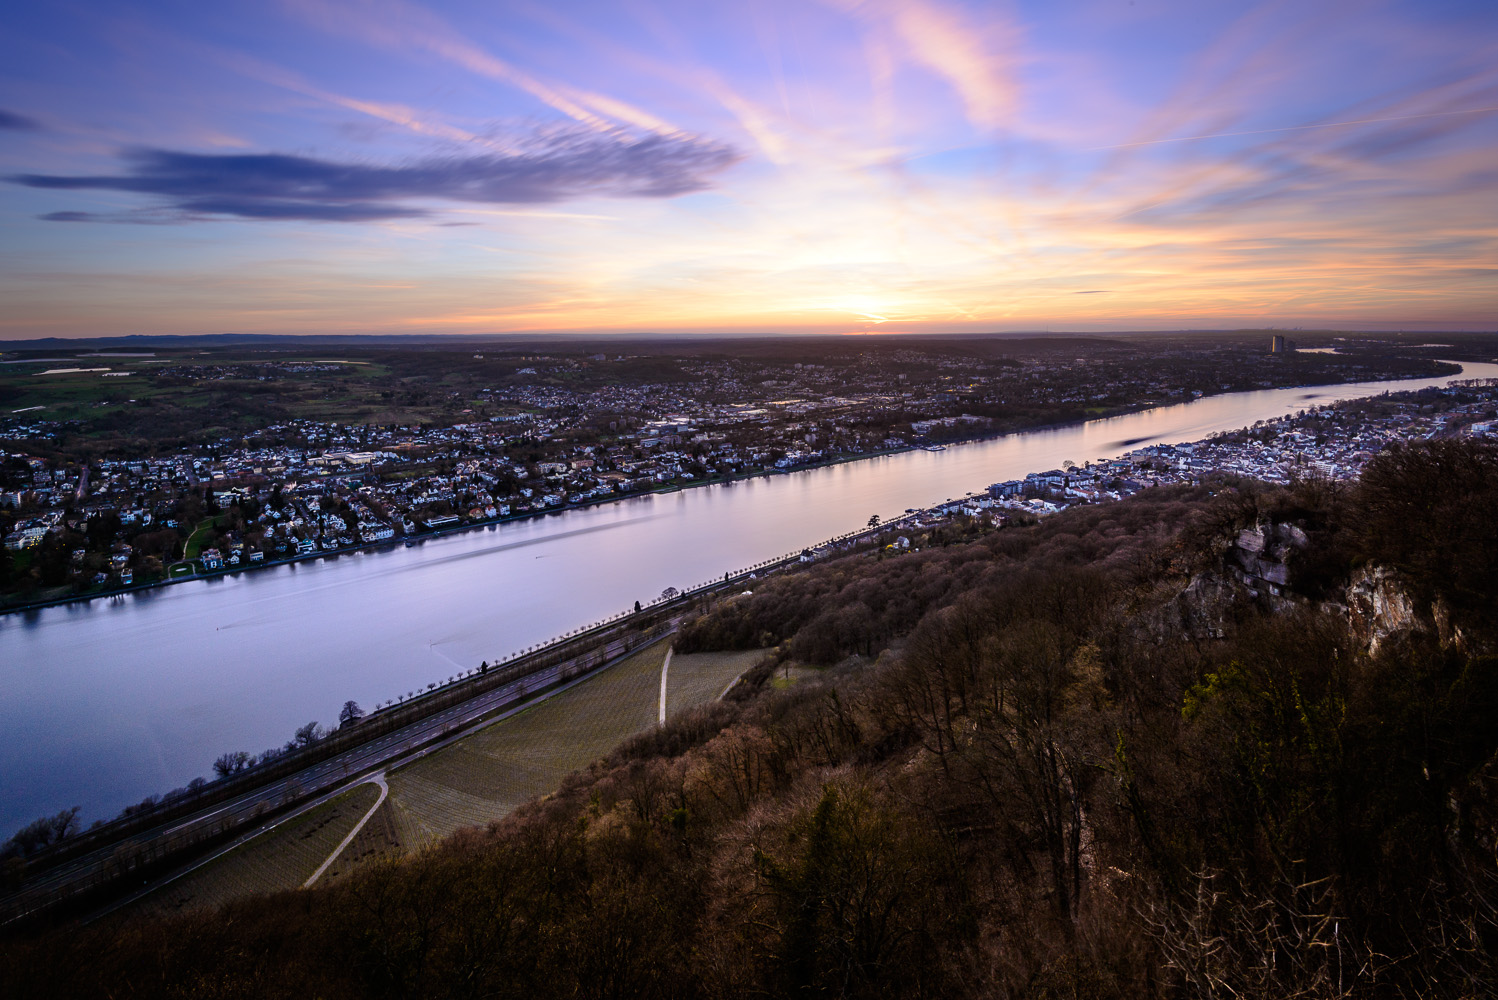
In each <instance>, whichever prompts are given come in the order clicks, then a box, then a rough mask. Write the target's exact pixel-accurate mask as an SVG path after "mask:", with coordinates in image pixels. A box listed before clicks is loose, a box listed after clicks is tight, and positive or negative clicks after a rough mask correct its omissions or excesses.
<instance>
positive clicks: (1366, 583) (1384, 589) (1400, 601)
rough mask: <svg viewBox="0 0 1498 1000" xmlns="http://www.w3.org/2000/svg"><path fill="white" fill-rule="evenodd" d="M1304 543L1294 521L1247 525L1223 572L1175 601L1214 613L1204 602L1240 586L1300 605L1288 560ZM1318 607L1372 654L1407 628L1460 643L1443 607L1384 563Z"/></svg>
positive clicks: (1195, 611)
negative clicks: (1420, 595) (1421, 602)
mask: <svg viewBox="0 0 1498 1000" xmlns="http://www.w3.org/2000/svg"><path fill="white" fill-rule="evenodd" d="M1308 544H1309V541H1308V539H1307V537H1306V533H1305V532H1304V531H1302V530H1301V529H1300V528H1298V527H1296V526H1295V525H1293V524H1268V523H1265V524H1258V525H1255V526H1254V527H1252V528H1245V529H1243V530H1241V531H1239V532H1238V534H1237V535H1236V536H1234V537H1233V539H1232V541H1231V542H1230V543H1229V544H1228V545H1227V548H1226V552H1225V554H1224V560H1223V569H1224V571H1225V572H1224V573H1223V574H1221V575H1219V574H1216V573H1208V574H1201V575H1198V576H1197V577H1196V578H1194V579H1193V580H1192V582H1191V584H1190V585H1189V586H1188V587H1187V588H1186V590H1185V591H1183V592H1182V594H1181V596H1180V598H1179V601H1180V602H1181V604H1182V605H1183V607H1189V608H1191V612H1189V616H1190V617H1196V618H1198V619H1200V618H1203V617H1212V613H1211V612H1209V611H1207V606H1208V605H1212V604H1218V603H1220V602H1222V601H1224V600H1232V599H1234V598H1238V597H1241V596H1243V591H1244V589H1246V592H1247V595H1248V596H1251V597H1259V598H1265V597H1267V598H1268V599H1269V601H1270V602H1271V603H1272V604H1274V605H1277V606H1283V607H1289V606H1291V605H1294V604H1304V603H1305V602H1306V598H1305V596H1304V595H1301V594H1297V593H1296V589H1295V580H1294V577H1293V575H1292V573H1291V568H1290V564H1291V559H1292V557H1293V555H1294V553H1295V552H1296V551H1298V550H1302V549H1305V548H1306V546H1307V545H1308ZM1230 581H1231V582H1232V583H1236V584H1238V587H1237V588H1234V587H1232V586H1231V584H1230ZM1319 606H1320V607H1321V608H1322V609H1323V610H1326V611H1330V612H1332V613H1333V614H1336V615H1338V616H1341V617H1345V618H1346V619H1347V624H1348V627H1349V628H1350V629H1351V631H1352V634H1353V635H1354V636H1355V637H1357V639H1358V641H1359V642H1360V643H1361V644H1363V645H1364V647H1365V648H1366V649H1367V650H1368V652H1370V653H1376V652H1377V651H1378V649H1379V647H1380V646H1381V645H1383V644H1384V643H1385V642H1387V641H1388V639H1389V638H1390V637H1391V636H1394V635H1397V634H1399V633H1401V632H1406V631H1409V630H1419V629H1434V630H1435V631H1436V632H1437V634H1438V636H1439V638H1440V641H1441V643H1442V644H1443V645H1447V644H1451V643H1458V644H1459V643H1461V642H1462V633H1461V630H1460V629H1459V628H1457V627H1455V626H1454V625H1452V623H1451V620H1450V614H1449V613H1448V611H1447V609H1446V608H1445V607H1444V606H1442V605H1441V604H1440V603H1439V602H1438V603H1437V604H1436V605H1434V606H1432V607H1429V608H1422V607H1420V606H1418V604H1417V602H1416V600H1415V598H1414V597H1413V596H1412V595H1411V593H1410V591H1409V588H1408V587H1406V586H1405V584H1404V582H1403V581H1402V580H1401V579H1400V578H1399V575H1398V574H1397V573H1395V572H1394V571H1393V570H1391V569H1388V568H1386V567H1383V566H1365V567H1362V568H1361V569H1358V570H1356V571H1355V572H1354V573H1353V574H1352V576H1351V577H1350V578H1349V580H1348V581H1347V585H1346V587H1345V588H1344V590H1343V592H1342V594H1341V595H1339V596H1338V597H1337V598H1335V599H1333V600H1329V601H1323V602H1320V605H1319ZM1218 614H1219V615H1220V612H1218Z"/></svg>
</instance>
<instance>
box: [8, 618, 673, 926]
mask: <svg viewBox="0 0 1498 1000" xmlns="http://www.w3.org/2000/svg"><path fill="white" fill-rule="evenodd" d="M675 625H676V621H674V620H673V621H671V622H670V623H669V625H668V627H667V628H668V630H674V628H675ZM664 634H665V632H661V633H660V635H664ZM658 638H659V635H655V636H649V637H646V636H641V637H639V641H637V642H635V643H631V644H628V645H627V646H626V647H625V648H622V649H620V650H618V651H617V655H614V656H612V657H610V658H609V659H608V660H606V661H605V662H604V663H603V664H601V665H600V666H598V667H596V668H594V669H592V670H589V671H587V672H585V673H583V674H581V675H579V676H576V677H572V678H570V679H569V680H568V681H567V682H566V683H565V684H561V683H558V682H559V681H560V680H561V679H562V677H563V676H564V674H563V672H564V671H565V670H567V668H568V667H570V666H571V665H572V663H571V661H563V662H561V663H558V664H555V665H552V666H549V667H543V668H540V669H538V670H537V671H535V672H534V673H531V674H527V675H526V676H524V677H521V678H519V679H517V680H514V681H511V682H510V683H508V684H505V685H503V686H501V687H498V688H495V689H494V690H492V691H486V692H484V693H482V694H479V695H476V696H474V697H473V698H470V699H469V700H467V701H465V702H462V703H461V704H458V705H455V706H453V707H451V708H448V709H445V710H443V711H440V712H436V713H434V714H432V715H429V716H426V717H425V718H422V719H420V720H418V721H416V722H412V723H410V724H408V725H406V726H404V727H402V728H400V729H397V730H395V731H394V732H391V733H389V734H387V735H384V736H381V737H379V738H377V739H373V740H370V741H369V742H367V743H363V744H360V745H358V746H356V747H353V748H351V749H349V750H346V751H344V752H343V753H341V754H339V755H338V756H336V757H331V758H328V759H327V760H324V761H321V762H319V763H317V764H313V765H311V766H309V767H307V768H304V769H302V770H300V771H297V772H296V773H294V774H291V775H288V776H286V777H284V778H281V779H279V780H276V781H270V782H267V783H265V784H263V785H260V786H257V787H256V788H253V789H250V790H247V791H245V792H244V793H243V794H241V795H239V796H237V797H235V798H233V799H231V800H229V801H227V802H223V803H219V804H216V805H214V806H211V807H207V808H205V809H204V810H202V811H201V812H198V813H194V814H193V815H191V816H188V817H186V818H182V819H179V820H177V821H175V822H172V823H170V824H163V825H161V826H160V827H157V828H155V829H151V830H146V831H142V832H140V833H138V834H136V835H134V836H132V837H130V838H128V840H127V841H126V843H131V842H134V843H139V844H148V843H157V844H164V845H167V847H168V848H170V847H171V846H173V842H174V840H175V841H177V842H178V843H180V844H186V843H190V842H191V841H194V840H200V839H202V838H203V837H205V836H207V835H209V834H210V833H212V832H215V831H217V830H228V829H232V828H241V827H242V828H244V832H243V833H241V834H240V835H238V836H236V837H234V838H233V840H232V841H231V842H230V843H229V844H227V845H225V846H222V847H220V848H219V849H217V850H215V851H213V852H211V853H210V854H209V855H207V856H205V857H200V858H198V859H197V860H195V861H193V862H192V863H191V864H189V865H187V866H186V867H185V868H182V869H179V870H178V871H175V872H173V873H172V874H171V875H170V876H168V877H167V878H166V879H165V880H161V879H158V880H157V881H156V883H155V884H149V883H148V882H143V883H142V888H141V889H138V890H136V891H134V892H131V893H129V894H128V895H127V898H126V899H123V900H120V901H119V902H117V903H115V904H113V905H111V906H109V907H108V908H107V909H106V910H105V911H103V912H110V911H113V910H114V909H116V908H118V906H120V905H123V904H124V903H126V902H129V901H130V900H131V899H134V898H138V897H139V896H141V895H144V894H145V892H148V891H153V890H154V889H155V888H158V887H159V886H160V885H161V884H164V881H170V880H172V879H175V878H178V877H180V876H181V875H183V874H186V872H187V871H190V870H192V869H193V868H196V867H199V866H200V865H202V864H205V863H207V862H208V861H211V860H212V859H213V858H215V857H218V856H219V855H221V854H223V853H225V852H227V851H229V850H232V849H233V848H234V847H236V846H238V845H239V844H240V843H243V842H244V841H246V840H249V839H251V838H253V837H255V836H257V835H258V834H260V833H261V832H263V831H264V830H265V829H269V828H270V827H271V826H274V825H277V824H279V823H282V822H285V821H286V820H287V819H290V818H291V817H292V816H295V815H298V814H300V813H302V812H304V811H305V810H307V809H310V808H313V807H315V806H317V805H319V804H321V803H322V802H323V801H326V799H328V798H330V797H331V796H332V794H334V793H336V792H339V791H341V790H342V789H343V788H345V787H346V786H349V785H351V784H353V783H356V782H357V781H362V780H364V779H366V778H367V777H369V776H370V775H372V774H374V773H378V772H381V771H385V770H389V769H393V768H395V767H398V766H400V765H401V764H404V763H408V762H409V761H410V760H414V759H416V758H418V757H420V756H423V755H424V754H426V753H429V752H431V751H432V750H435V749H437V748H438V747H439V746H443V745H446V744H447V743H450V742H453V741H455V740H458V739H461V738H462V737H464V736H467V735H468V734H469V733H471V732H473V731H476V730H477V729H480V728H482V727H483V726H485V725H489V724H491V723H493V722H496V721H498V720H499V719H501V718H505V717H507V716H509V715H511V714H513V713H515V712H518V711H522V710H523V709H525V708H528V707H530V706H531V705H533V704H535V703H536V701H537V700H539V699H536V698H529V699H527V698H526V695H527V694H530V693H532V692H535V691H537V690H538V689H540V690H545V689H547V688H550V690H545V694H544V695H543V696H542V697H550V696H551V695H553V694H557V693H560V692H561V691H565V690H567V689H568V688H570V687H572V686H574V685H575V684H579V683H581V682H582V681H585V680H587V679H589V678H591V677H593V676H595V675H597V674H598V673H599V672H600V671H603V670H607V669H608V668H609V667H611V666H613V665H614V664H615V663H617V662H619V661H621V660H623V659H625V658H626V657H628V656H629V655H631V654H632V653H634V652H636V651H637V650H639V649H640V648H641V647H642V646H645V645H648V644H650V643H652V642H655V641H657V640H658ZM618 642H619V640H615V641H614V643H610V644H609V645H610V646H613V645H615V644H616V643H618ZM553 685H554V686H553ZM506 709H508V711H506ZM290 801H297V802H298V805H297V807H296V808H295V809H294V810H293V811H292V812H291V813H290V814H289V815H282V816H278V817H276V818H275V820H274V822H267V823H264V824H255V823H254V822H253V821H254V820H255V819H256V818H258V817H259V816H261V815H263V814H265V813H267V812H269V811H271V810H273V809H275V808H277V807H280V806H282V805H284V804H286V803H287V802H290ZM120 847H121V844H120V843H119V842H113V843H110V844H107V845H105V846H103V847H100V848H98V849H96V850H94V851H91V852H89V853H87V854H84V855H81V856H79V857H77V858H74V859H72V860H71V861H68V862H65V863H63V864H61V865H59V866H57V867H56V868H53V869H50V870H48V871H46V872H44V873H42V874H41V875H39V876H38V877H37V878H35V879H34V880H32V881H31V882H30V883H29V884H27V885H26V886H25V887H24V888H23V889H22V890H21V892H20V893H18V894H16V895H15V896H12V897H11V898H10V899H7V900H6V901H5V910H6V913H5V917H4V923H7V924H8V923H12V922H14V921H16V920H20V919H23V918H24V917H26V916H27V915H28V914H30V913H32V912H34V911H36V910H38V909H40V908H44V907H46V906H49V905H52V904H54V903H56V902H60V901H61V900H63V899H65V898H67V897H68V896H71V895H74V894H76V893H78V892H82V891H84V890H86V889H88V888H90V887H92V886H94V885H97V884H99V883H100V882H101V881H106V880H108V878H109V875H110V873H111V871H112V870H113V869H116V868H117V865H118V860H117V854H118V852H119V850H120ZM100 915H102V914H100Z"/></svg>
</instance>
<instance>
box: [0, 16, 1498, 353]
mask: <svg viewBox="0 0 1498 1000" xmlns="http://www.w3.org/2000/svg"><path fill="white" fill-rule="evenodd" d="M4 20H5V30H4V31H3V32H0V234H3V235H0V302H3V303H4V307H3V309H0V339H25V338H34V337H87V336H110V335H123V334H198V333H286V334H308V333H315V334H341V333H400V334H433V333H462V334H487V333H507V332H527V333H529V332H538V331H541V332H558V333H563V332H588V333H600V332H623V333H629V332H665V333H670V332H683V333H771V334H776V333H909V332H933V333H938V332H985V331H1034V330H1058V331H1059V330H1073V331H1109V330H1139V329H1185V328H1190V329H1203V328H1229V329H1230V328H1244V327H1265V326H1276V327H1297V326H1299V327H1305V328H1313V327H1314V328H1340V329H1413V330H1419V329H1426V330H1436V329H1445V330H1456V329H1479V330H1491V329H1498V3H1495V2H1494V0H1271V2H1263V3H1255V2H1238V0H1015V2H1008V3H1006V2H1003V0H984V2H971V3H964V2H960V0H784V2H781V0H733V2H719V0H683V2H674V0H606V2H593V0H551V2H529V0H514V2H510V0H486V2H479V0H448V2H441V3H439V2H427V3H416V2H408V0H251V2H241V0H214V2H212V3H203V2H202V0H182V2H176V0H155V2H131V0H108V2H92V0H49V2H47V3H44V4H25V5H22V4H15V5H12V6H11V7H10V8H8V9H7V12H6V15H5V19H4Z"/></svg>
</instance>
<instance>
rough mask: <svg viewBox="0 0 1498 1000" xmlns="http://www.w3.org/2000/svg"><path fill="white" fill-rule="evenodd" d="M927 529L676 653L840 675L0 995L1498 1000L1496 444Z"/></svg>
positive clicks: (766, 592) (138, 937) (15, 973)
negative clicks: (1271, 538)
mask: <svg viewBox="0 0 1498 1000" xmlns="http://www.w3.org/2000/svg"><path fill="white" fill-rule="evenodd" d="M1259 525H1263V526H1275V525H1280V526H1283V533H1284V534H1285V536H1286V537H1291V536H1293V537H1294V538H1296V539H1297V540H1298V541H1297V544H1296V545H1295V546H1293V547H1291V548H1289V549H1287V550H1285V551H1283V552H1280V553H1278V554H1277V556H1276V557H1277V558H1282V559H1283V560H1284V561H1285V563H1286V564H1287V565H1288V568H1289V579H1290V583H1289V585H1288V588H1287V591H1286V594H1285V596H1278V595H1273V594H1271V593H1270V592H1269V591H1268V589H1267V588H1265V587H1260V586H1257V585H1255V586H1254V589H1253V590H1251V589H1250V585H1249V584H1248V583H1245V582H1243V580H1242V578H1240V577H1239V576H1237V575H1236V574H1235V573H1234V571H1233V570H1232V568H1231V567H1232V566H1233V565H1234V559H1235V558H1236V557H1235V555H1234V552H1235V551H1237V550H1234V549H1233V548H1232V546H1233V545H1234V543H1235V542H1236V541H1237V540H1238V539H1239V533H1240V532H1241V531H1243V530H1244V529H1249V528H1254V527H1255V526H1259ZM1290 528H1294V529H1296V530H1295V531H1294V532H1291V531H1290V530H1289V529H1290ZM1276 537H1278V536H1276ZM911 542H912V550H913V549H916V548H918V549H920V551H918V552H917V551H909V552H897V550H893V549H880V550H879V554H877V555H876V554H862V555H857V556H848V557H844V558H841V559H837V560H832V561H829V562H827V563H824V564H818V565H814V566H811V567H809V568H807V569H805V570H804V571H801V572H798V573H792V574H786V575H784V576H779V577H776V578H775V579H771V580H764V581H756V585H755V586H754V587H753V591H754V592H753V593H752V594H750V595H740V596H738V597H735V598H733V599H731V600H728V601H724V602H721V603H719V604H718V605H717V606H716V607H714V608H713V609H711V610H709V611H708V612H707V613H705V614H704V616H703V617H702V618H701V619H699V620H698V621H696V622H694V623H693V624H691V625H690V626H689V627H688V628H687V629H686V630H685V631H684V632H683V633H682V635H681V643H680V645H679V646H678V649H687V648H696V649H709V648H723V647H734V648H743V647H757V646H760V645H774V646H775V647H776V648H775V651H774V652H773V653H772V654H770V656H769V657H768V658H767V660H766V661H765V663H764V664H763V665H762V666H761V667H760V668H759V669H758V670H757V671H756V672H755V676H754V678H752V679H757V680H759V681H761V682H768V680H769V679H770V678H771V676H778V673H776V672H775V668H776V667H777V666H779V665H780V664H781V663H783V662H784V663H788V662H789V661H790V660H795V661H797V662H800V663H827V664H834V665H833V666H831V667H829V668H828V669H827V670H825V671H824V672H823V673H821V674H820V675H818V676H816V677H813V678H811V679H803V680H801V681H799V682H798V683H796V684H794V685H793V686H791V687H789V688H785V689H780V688H777V687H776V686H774V685H771V684H769V683H762V684H760V685H759V686H758V687H756V686H755V685H754V684H749V685H740V688H739V692H738V696H737V700H731V701H729V702H723V703H716V704H713V705H710V706H707V707H704V708H701V709H697V710H695V711H693V712H691V713H688V714H686V715H684V716H681V717H678V718H677V719H676V720H674V721H673V722H671V723H669V724H668V725H666V726H665V727H663V728H661V729H659V730H654V731H652V732H650V733H647V734H645V735H643V736H640V737H637V738H636V739H634V740H632V741H630V742H629V743H627V744H626V745H624V746H622V747H620V748H619V749H618V750H616V751H615V752H614V753H613V754H612V755H611V756H610V757H609V758H607V759H605V760H603V761H600V762H598V763H596V764H594V765H593V766H592V767H591V768H589V769H587V770H585V771H583V772H580V773H578V774H576V775H574V776H573V777H572V778H570V779H569V780H568V781H567V782H566V783H565V785H564V787H563V788H561V789H560V790H559V791H558V792H557V793H556V794H555V795H553V796H551V797H549V798H547V799H546V800H544V801H538V802H535V803H532V804H531V805H529V806H527V807H525V808H523V809H522V810H520V812H519V813H517V814H516V815H514V816H511V817H509V818H508V819H506V820H504V821H502V822H500V823H497V824H495V825H493V826H491V827H490V828H489V829H487V830H473V831H469V832H466V833H462V834H459V835H458V836H456V837H454V838H452V839H451V840H449V841H447V842H446V843H444V844H443V845H441V846H440V847H438V848H436V849H434V850H431V851H428V852H426V853H422V854H419V855H416V856H414V857H410V858H405V859H398V860H390V861H388V862H385V863H382V864H379V865H377V866H375V867H374V868H373V870H367V871H365V872H364V873H363V874H361V875H359V876H356V877H354V878H352V879H351V880H350V881H348V882H345V883H342V884H335V885H333V886H330V887H328V888H326V889H319V890H317V891H309V892H298V893H290V894H285V895H281V896H276V897H270V898H260V899H248V900H244V901H242V902H239V903H236V904H233V905H231V906H229V907H228V908H226V909H225V910H222V911H219V912H197V913H189V914H184V915H181V916H179V917H176V918H170V919H161V918H152V919H138V920H134V921H131V922H128V923H122V924H97V925H92V926H87V927H82V928H77V927H68V928H61V929H58V930H56V931H54V932H51V933H47V934H43V935H41V936H38V937H35V938H32V939H28V940H18V941H11V942H9V943H8V944H7V945H6V946H5V947H4V948H3V950H0V981H4V982H5V983H6V984H7V992H8V993H9V994H10V995H13V996H74V997H96V996H98V997H103V996H109V997H162V996H192V997H231V996H232V997H241V996H242V997H250V996H253V997H296V998H305V997H328V998H342V997H350V998H353V997H517V998H518V997H563V996H566V997H682V998H686V997H743V998H749V997H766V996H772V997H811V996H851V997H923V996H930V997H936V996H942V997H945V996H951V997H1028V998H1035V1000H1040V998H1062V997H1068V998H1070V997H1119V998H1123V997H1131V998H1132V997H1229V996H1231V997H1264V998H1268V997H1292V996H1295V997H1299V996H1307V997H1310V996H1314V997H1340V996H1349V997H1354V996H1355V997H1428V996H1491V995H1494V993H1495V991H1498V975H1495V969H1494V961H1493V954H1494V947H1495V944H1498V941H1495V931H1498V924H1495V920H1498V868H1495V855H1494V844H1495V835H1498V800H1495V798H1494V796H1493V789H1494V788H1495V787H1498V756H1495V754H1498V660H1495V658H1494V656H1493V644H1494V640H1495V638H1498V622H1495V620H1494V608H1495V598H1498V586H1495V584H1498V580H1495V573H1498V455H1495V452H1494V451H1493V450H1492V449H1491V448H1488V447H1485V446H1482V445H1479V444H1471V443H1465V444H1436V445H1430V446H1420V447H1410V448H1404V449H1399V450H1395V451H1392V452H1389V453H1386V454H1385V455H1383V456H1381V457H1380V458H1378V459H1377V460H1375V461H1374V462H1373V463H1372V464H1371V465H1370V467H1369V469H1368V471H1367V473H1366V475H1365V477H1364V480H1363V481H1362V483H1361V484H1359V485H1357V486H1355V487H1352V488H1342V487H1338V486H1335V485H1332V484H1328V483H1324V482H1315V481H1308V482H1303V483H1298V484H1296V485H1295V486H1293V487H1291V488H1289V489H1269V488H1266V487H1262V486H1258V485H1256V484H1252V483H1246V482H1230V481H1223V482H1221V483H1217V484H1214V485H1212V486H1208V487H1200V488H1190V489H1188V488H1179V489H1168V490H1155V491H1149V492H1146V493H1144V494H1141V495H1140V496H1138V497H1136V498H1135V499H1133V500H1130V501H1126V502H1122V503H1116V504H1108V505H1101V506H1096V507H1086V508H1081V509H1077V510H1072V511H1068V512H1066V513H1064V514H1062V515H1059V516H1056V517H1054V518H1050V519H1048V520H1046V521H1045V522H1043V523H1041V524H1039V525H1035V526H1029V527H1007V528H1004V529H1002V530H998V531H994V530H991V529H990V530H982V529H979V528H977V527H976V526H973V527H969V528H962V527H954V528H949V529H946V530H945V531H944V532H938V533H935V534H928V535H923V536H920V537H918V538H917V537H912V538H911ZM1354 583H1356V587H1352V589H1349V588H1350V587H1351V586H1352V584H1354ZM1359 594H1361V595H1363V596H1364V597H1367V596H1368V595H1370V594H1374V595H1376V597H1377V599H1376V600H1374V599H1369V600H1363V601H1362V603H1359V596H1358V595H1359ZM1348 608H1352V609H1353V612H1354V613H1349V612H1348V610H1347V609H1348ZM1359 609H1361V610H1359ZM800 673H801V672H800V671H798V672H797V675H799V674H800Z"/></svg>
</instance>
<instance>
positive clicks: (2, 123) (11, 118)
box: [0, 108, 42, 132]
mask: <svg viewBox="0 0 1498 1000" xmlns="http://www.w3.org/2000/svg"><path fill="white" fill-rule="evenodd" d="M41 128H42V123H41V122H39V121H37V120H36V119H35V118H27V117H26V116H25V115H18V114H16V113H15V112H14V111H6V110H5V109H4V108H0V129H9V130H10V131H12V132H39V131H41Z"/></svg>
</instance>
